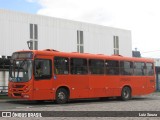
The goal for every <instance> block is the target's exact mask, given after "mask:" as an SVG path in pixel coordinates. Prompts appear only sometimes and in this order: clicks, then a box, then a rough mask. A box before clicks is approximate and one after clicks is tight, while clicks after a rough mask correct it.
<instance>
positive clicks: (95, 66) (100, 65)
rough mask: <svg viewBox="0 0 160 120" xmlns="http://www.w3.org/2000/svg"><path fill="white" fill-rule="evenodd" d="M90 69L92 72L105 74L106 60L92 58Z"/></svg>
mask: <svg viewBox="0 0 160 120" xmlns="http://www.w3.org/2000/svg"><path fill="white" fill-rule="evenodd" d="M89 71H90V74H104V60H98V59H90V60H89Z"/></svg>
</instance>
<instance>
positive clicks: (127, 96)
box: [123, 89, 129, 98]
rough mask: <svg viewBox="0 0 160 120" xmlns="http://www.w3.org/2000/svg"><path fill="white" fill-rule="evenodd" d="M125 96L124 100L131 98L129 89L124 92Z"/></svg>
mask: <svg viewBox="0 0 160 120" xmlns="http://www.w3.org/2000/svg"><path fill="white" fill-rule="evenodd" d="M123 96H124V98H129V91H128V90H127V89H125V90H124V93H123Z"/></svg>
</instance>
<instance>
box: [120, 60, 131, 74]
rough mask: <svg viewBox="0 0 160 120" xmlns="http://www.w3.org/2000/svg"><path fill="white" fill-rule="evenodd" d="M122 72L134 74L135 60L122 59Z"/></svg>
mask: <svg viewBox="0 0 160 120" xmlns="http://www.w3.org/2000/svg"><path fill="white" fill-rule="evenodd" d="M120 73H121V75H132V74H133V62H129V61H120Z"/></svg>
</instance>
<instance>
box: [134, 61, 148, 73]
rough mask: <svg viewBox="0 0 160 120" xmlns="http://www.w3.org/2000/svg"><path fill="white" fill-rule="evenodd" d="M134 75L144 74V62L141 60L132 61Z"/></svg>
mask: <svg viewBox="0 0 160 120" xmlns="http://www.w3.org/2000/svg"><path fill="white" fill-rule="evenodd" d="M134 65H135V67H134V75H137V76H143V75H145V74H146V72H145V63H143V62H135V63H134Z"/></svg>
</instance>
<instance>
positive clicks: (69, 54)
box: [17, 49, 154, 62]
mask: <svg viewBox="0 0 160 120" xmlns="http://www.w3.org/2000/svg"><path fill="white" fill-rule="evenodd" d="M17 52H33V53H34V55H48V56H53V55H54V56H63V57H69V58H70V57H75V58H89V59H107V60H125V61H137V62H154V60H153V59H150V58H136V57H124V56H121V55H110V56H109V55H104V54H91V53H78V52H60V51H57V50H52V49H45V50H22V51H17Z"/></svg>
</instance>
